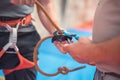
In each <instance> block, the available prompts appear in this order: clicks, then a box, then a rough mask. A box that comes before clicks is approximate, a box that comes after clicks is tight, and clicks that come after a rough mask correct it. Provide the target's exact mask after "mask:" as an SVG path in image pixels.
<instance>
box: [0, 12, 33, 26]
mask: <svg viewBox="0 0 120 80" xmlns="http://www.w3.org/2000/svg"><path fill="white" fill-rule="evenodd" d="M31 20H32V18H31V14H29V15H27V16H25V17H23V18H8V17H7V18H4V17H0V27H2V26H4V25H6V24H8V25H10V26H11V27H14V26H16V25H17V24H18V23H20V26H23V25H27V24H30V23H31Z"/></svg>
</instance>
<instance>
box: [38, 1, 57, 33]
mask: <svg viewBox="0 0 120 80" xmlns="http://www.w3.org/2000/svg"><path fill="white" fill-rule="evenodd" d="M38 1H39V2H40V3H41V4H42V5H43V6H44V8H45V10H46V11H47V12H48V14H49V16H50V17H51V19H52V20H53V21H54V22H55V24H57V25H58V24H59V23H58V20H57V18H56V11H55V7H54V4H53V0H38ZM37 9H38V15H39V18H40V20H41V22H42V24H43V26H44V27H45V28H46V29H47V30H48V32H49V33H50V34H52V33H53V32H54V31H55V30H56V29H55V28H54V26H53V25H52V24H51V22H50V21H49V20H48V18H47V17H46V16H45V14H44V13H43V12H42V11H41V9H40V8H39V6H37Z"/></svg>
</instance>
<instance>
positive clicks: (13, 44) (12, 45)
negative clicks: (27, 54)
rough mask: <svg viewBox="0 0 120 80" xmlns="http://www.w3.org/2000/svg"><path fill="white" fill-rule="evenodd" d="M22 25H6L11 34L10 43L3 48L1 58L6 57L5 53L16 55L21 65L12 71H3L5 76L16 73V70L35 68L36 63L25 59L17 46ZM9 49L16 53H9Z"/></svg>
mask: <svg viewBox="0 0 120 80" xmlns="http://www.w3.org/2000/svg"><path fill="white" fill-rule="evenodd" d="M20 24H22V25H23V24H24V23H23V22H18V23H17V25H16V27H11V26H10V25H8V24H4V25H3V26H4V27H6V28H7V30H8V31H9V32H10V35H9V42H8V43H7V44H6V45H5V46H4V47H3V49H2V50H1V51H0V58H1V57H2V56H3V55H4V53H5V52H7V53H6V54H9V53H11V54H16V55H17V57H18V59H19V61H20V63H19V65H18V66H16V67H15V68H12V69H3V72H4V74H5V75H7V74H9V73H11V72H13V71H16V70H20V69H26V68H31V67H33V66H34V63H33V62H31V61H29V60H27V59H26V58H24V57H23V56H22V55H21V54H20V52H19V49H18V47H17V45H16V43H17V31H18V27H19V26H20ZM9 48H12V49H14V51H12V52H11V51H7V50H8V49H9Z"/></svg>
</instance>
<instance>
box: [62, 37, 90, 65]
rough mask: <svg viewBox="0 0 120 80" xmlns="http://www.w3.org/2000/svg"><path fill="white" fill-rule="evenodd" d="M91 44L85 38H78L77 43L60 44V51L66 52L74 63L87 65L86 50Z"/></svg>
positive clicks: (87, 56)
mask: <svg viewBox="0 0 120 80" xmlns="http://www.w3.org/2000/svg"><path fill="white" fill-rule="evenodd" d="M91 44H92V42H91V40H90V39H88V38H85V37H80V38H79V40H78V41H77V42H74V43H72V44H60V45H61V46H62V51H64V52H65V53H66V52H68V53H69V54H70V55H71V56H72V57H73V58H74V59H75V60H76V61H78V62H80V63H89V55H88V53H89V52H88V51H87V50H88V48H89V47H90V46H91Z"/></svg>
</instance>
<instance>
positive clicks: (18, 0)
mask: <svg viewBox="0 0 120 80" xmlns="http://www.w3.org/2000/svg"><path fill="white" fill-rule="evenodd" d="M38 1H39V2H40V3H41V4H42V5H43V6H44V8H45V9H46V10H47V12H49V15H50V17H51V18H52V20H53V21H54V22H55V23H56V24H59V23H58V20H57V19H56V16H55V9H54V6H53V0H38ZM10 2H11V3H12V4H14V5H20V6H22V5H30V6H33V5H34V4H35V0H11V1H10ZM37 10H38V16H39V19H40V20H41V22H42V24H43V25H44V27H45V28H46V29H47V30H48V32H49V33H50V34H52V33H53V32H54V31H55V30H56V29H55V28H54V27H53V25H52V24H51V23H50V22H49V20H48V19H47V18H46V16H45V15H44V13H43V12H42V11H41V10H40V8H39V6H37Z"/></svg>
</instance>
